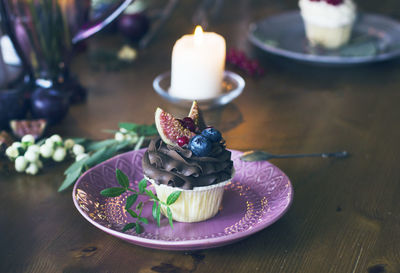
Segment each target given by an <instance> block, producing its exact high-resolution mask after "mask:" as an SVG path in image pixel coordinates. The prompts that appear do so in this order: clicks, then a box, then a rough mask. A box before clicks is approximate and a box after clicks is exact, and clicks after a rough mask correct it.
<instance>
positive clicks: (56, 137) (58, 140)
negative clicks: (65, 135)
mask: <svg viewBox="0 0 400 273" xmlns="http://www.w3.org/2000/svg"><path fill="white" fill-rule="evenodd" d="M50 139H51V140H52V141H53V142H54V143H56V144H62V138H61V137H60V136H59V135H52V136H51V137H50Z"/></svg>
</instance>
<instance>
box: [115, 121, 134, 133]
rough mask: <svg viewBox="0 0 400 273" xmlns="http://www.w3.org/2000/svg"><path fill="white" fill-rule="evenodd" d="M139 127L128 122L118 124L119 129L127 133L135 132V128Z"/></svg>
mask: <svg viewBox="0 0 400 273" xmlns="http://www.w3.org/2000/svg"><path fill="white" fill-rule="evenodd" d="M138 126H139V124H136V123H130V122H120V123H119V124H118V127H119V128H122V129H125V130H128V131H133V130H136V128H137V127H138Z"/></svg>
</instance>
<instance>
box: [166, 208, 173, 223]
mask: <svg viewBox="0 0 400 273" xmlns="http://www.w3.org/2000/svg"><path fill="white" fill-rule="evenodd" d="M167 217H168V221H169V225H170V226H171V228H174V224H173V222H172V211H171V209H170V208H169V207H167Z"/></svg>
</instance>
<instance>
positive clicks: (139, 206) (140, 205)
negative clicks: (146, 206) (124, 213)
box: [136, 202, 143, 210]
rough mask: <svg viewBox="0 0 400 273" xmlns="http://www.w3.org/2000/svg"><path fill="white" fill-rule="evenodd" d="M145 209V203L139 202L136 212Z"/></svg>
mask: <svg viewBox="0 0 400 273" xmlns="http://www.w3.org/2000/svg"><path fill="white" fill-rule="evenodd" d="M142 208H143V202H139V203H138V204H137V206H136V210H141V209H142Z"/></svg>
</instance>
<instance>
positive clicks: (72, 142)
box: [64, 138, 75, 150]
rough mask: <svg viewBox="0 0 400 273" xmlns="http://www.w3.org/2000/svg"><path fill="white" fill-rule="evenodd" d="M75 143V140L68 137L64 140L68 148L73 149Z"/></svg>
mask: <svg viewBox="0 0 400 273" xmlns="http://www.w3.org/2000/svg"><path fill="white" fill-rule="evenodd" d="M74 145H75V141H74V140H73V139H70V138H68V139H66V140H65V141H64V147H65V149H67V150H69V149H71V148H72V147H73V146H74Z"/></svg>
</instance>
